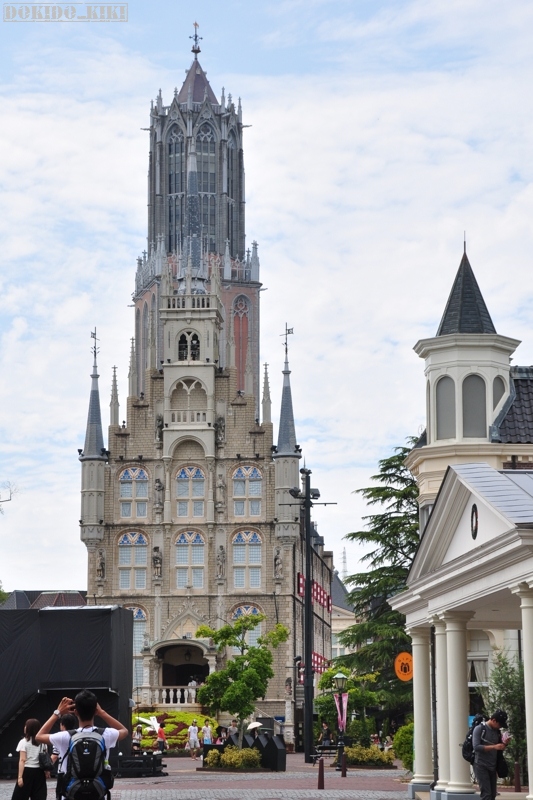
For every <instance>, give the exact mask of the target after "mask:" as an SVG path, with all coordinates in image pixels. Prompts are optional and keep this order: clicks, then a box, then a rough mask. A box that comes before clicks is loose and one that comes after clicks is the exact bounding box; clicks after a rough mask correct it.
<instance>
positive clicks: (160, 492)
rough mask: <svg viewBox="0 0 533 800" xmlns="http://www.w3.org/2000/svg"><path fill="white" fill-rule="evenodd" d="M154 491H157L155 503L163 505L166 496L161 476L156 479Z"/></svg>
mask: <svg viewBox="0 0 533 800" xmlns="http://www.w3.org/2000/svg"><path fill="white" fill-rule="evenodd" d="M154 492H155V504H156V506H162V505H163V500H164V498H165V487H164V486H163V484H162V483H161V480H160V479H159V478H156V479H155V484H154Z"/></svg>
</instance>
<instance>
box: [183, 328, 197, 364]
mask: <svg viewBox="0 0 533 800" xmlns="http://www.w3.org/2000/svg"><path fill="white" fill-rule="evenodd" d="M199 360H200V337H199V336H198V334H197V333H196V332H195V331H184V332H183V333H181V334H180V335H179V338H178V361H199Z"/></svg>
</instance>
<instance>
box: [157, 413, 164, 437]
mask: <svg viewBox="0 0 533 800" xmlns="http://www.w3.org/2000/svg"><path fill="white" fill-rule="evenodd" d="M163 427H164V420H163V414H158V415H157V416H156V418H155V440H156V442H162V441H163Z"/></svg>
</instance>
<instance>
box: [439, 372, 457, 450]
mask: <svg viewBox="0 0 533 800" xmlns="http://www.w3.org/2000/svg"><path fill="white" fill-rule="evenodd" d="M436 402H437V439H455V436H456V431H455V383H454V382H453V378H450V376H449V375H445V376H444V377H443V378H441V379H440V380H439V382H438V383H437V390H436Z"/></svg>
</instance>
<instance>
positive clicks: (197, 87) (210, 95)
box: [178, 58, 219, 105]
mask: <svg viewBox="0 0 533 800" xmlns="http://www.w3.org/2000/svg"><path fill="white" fill-rule="evenodd" d="M189 87H191V90H192V101H193V103H203V101H204V97H205V90H206V88H207V99H208V100H209V102H210V103H214V104H215V105H219V102H218V100H217V98H216V97H215V93H214V92H213V90H212V89H211V86H210V85H209V81H208V80H207V76H206V74H205V72H204V71H203V69H202V67H201V66H200V62H199V61H198V60H197V59H196V58H195V59H194V61H193V62H192V64H191V67H190V69H189V71H188V73H187V77H186V78H185V81H184V83H183V86H182V87H181V89H180V93H179V95H178V103H186V102H187V99H188V97H189Z"/></svg>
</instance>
